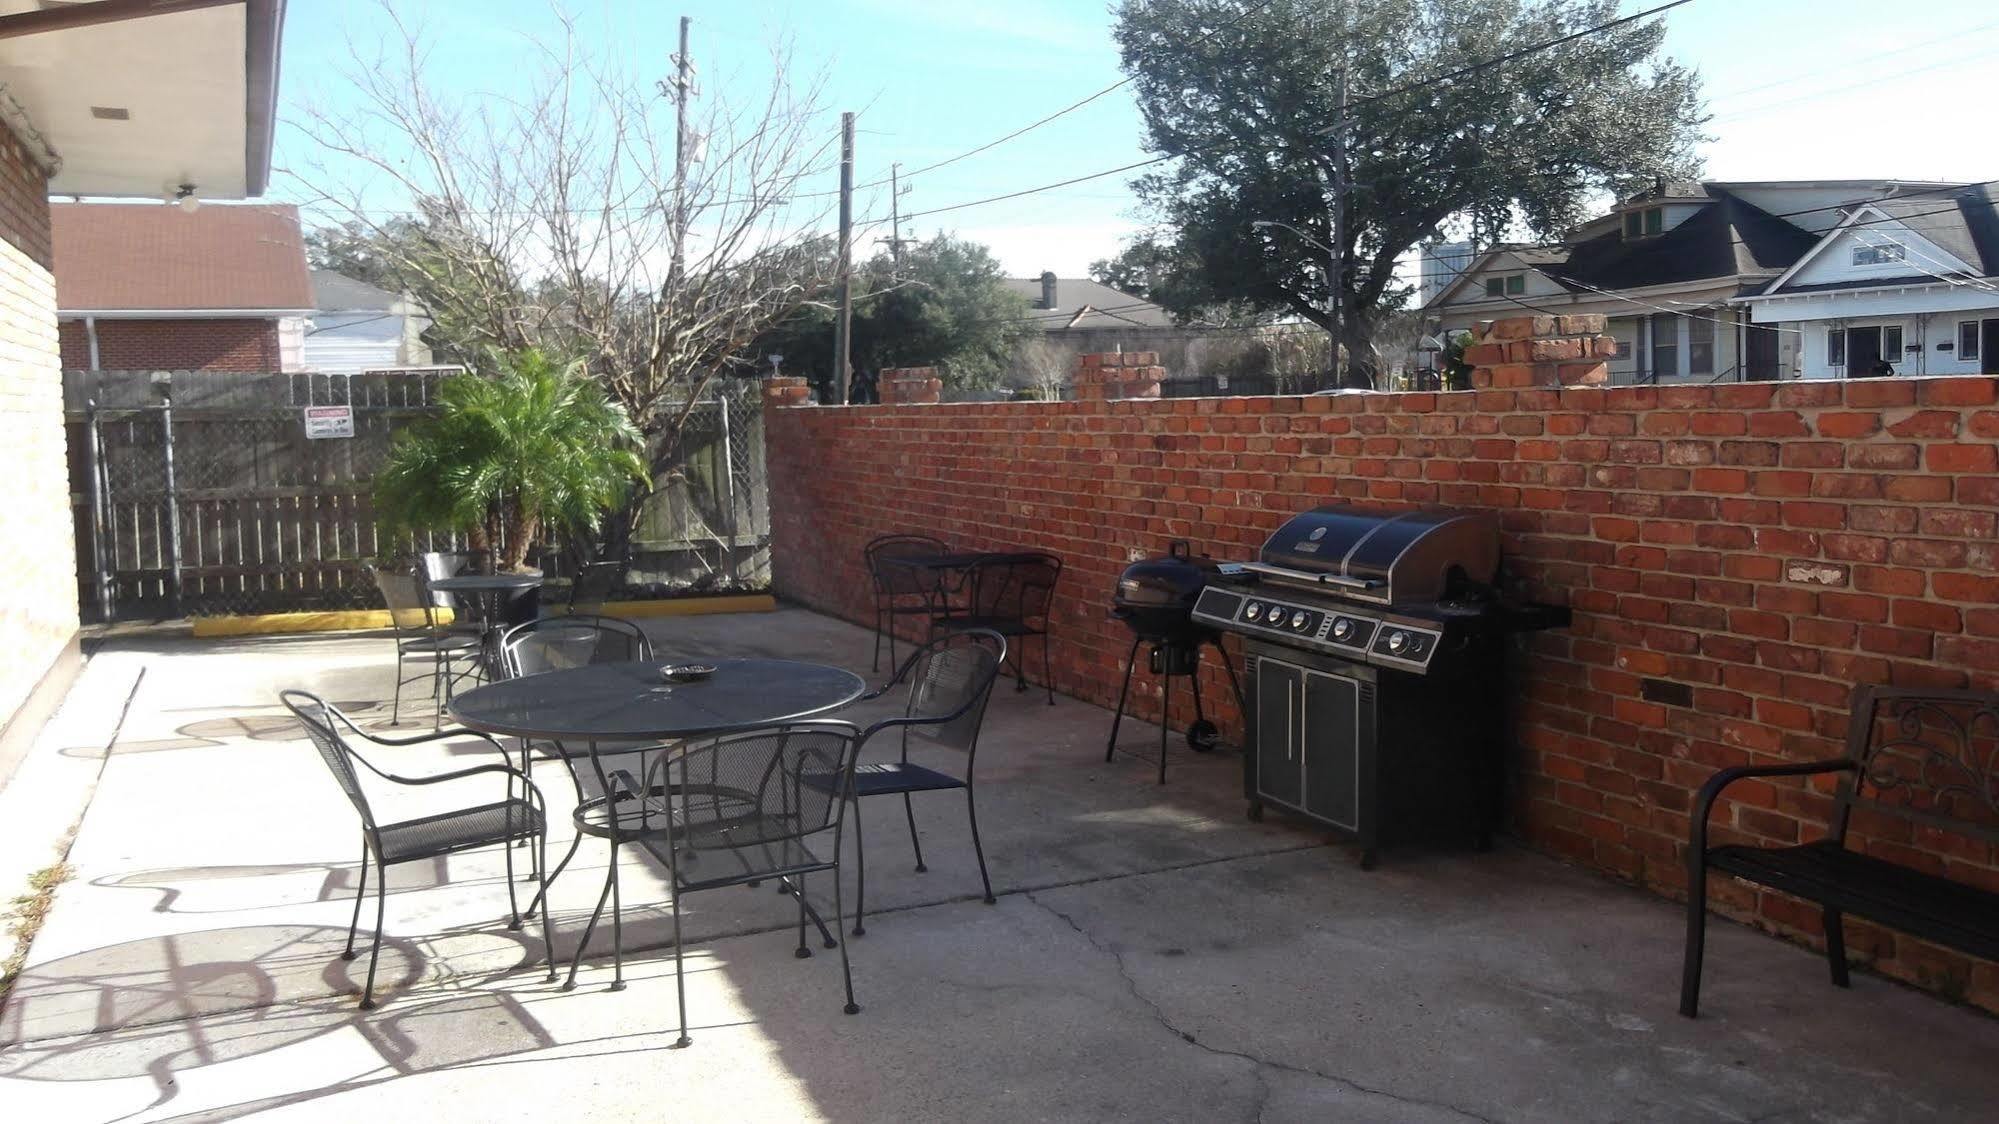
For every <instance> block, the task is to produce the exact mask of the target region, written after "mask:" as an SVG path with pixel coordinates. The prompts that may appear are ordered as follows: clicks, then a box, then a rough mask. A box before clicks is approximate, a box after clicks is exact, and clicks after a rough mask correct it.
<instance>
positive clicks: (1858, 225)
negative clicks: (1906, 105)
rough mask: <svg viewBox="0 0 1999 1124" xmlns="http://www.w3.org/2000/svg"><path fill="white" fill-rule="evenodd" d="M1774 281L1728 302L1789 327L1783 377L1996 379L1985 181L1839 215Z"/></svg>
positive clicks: (1995, 280)
mask: <svg viewBox="0 0 1999 1124" xmlns="http://www.w3.org/2000/svg"><path fill="white" fill-rule="evenodd" d="M1838 220H1839V221H1838V222H1837V223H1835V224H1834V225H1832V226H1831V227H1830V228H1829V229H1827V230H1826V231H1825V233H1824V235H1823V236H1822V237H1821V238H1820V240H1819V241H1818V243H1817V244H1816V245H1814V246H1813V247H1812V248H1811V250H1810V251H1809V252H1807V253H1806V254H1805V255H1804V256H1803V257H1802V258H1800V259H1799V260H1798V261H1797V263H1796V264H1794V265H1793V266H1792V267H1791V268H1790V269H1788V270H1786V271H1785V272H1784V273H1783V274H1782V275H1781V276H1779V277H1777V278H1775V279H1773V280H1772V281H1771V282H1770V283H1769V284H1768V285H1766V286H1764V287H1763V288H1762V289H1761V290H1759V291H1757V292H1754V293H1750V294H1746V295H1744V296H1741V297H1738V298H1737V299H1736V301H1735V303H1736V304H1737V305H1739V306H1741V307H1744V308H1747V309H1748V310H1749V312H1750V315H1751V317H1752V318H1753V319H1754V320H1755V321H1756V322H1757V323H1759V324H1777V325H1781V326H1783V327H1785V328H1789V329H1792V330H1793V331H1794V332H1795V336H1796V340H1797V351H1796V354H1795V356H1794V358H1793V362H1792V364H1791V366H1790V369H1789V373H1791V374H1794V375H1795V376H1797V377H1801V378H1843V377H1855V376H1865V375H1869V374H1873V373H1877V372H1879V373H1885V369H1884V368H1883V367H1882V366H1881V364H1883V363H1886V364H1888V365H1889V366H1891V367H1892V369H1893V370H1894V371H1895V373H1897V374H1903V375H1949V374H1980V373H1984V374H1995V373H1999V214H1996V213H1995V209H1994V200H1993V195H1992V193H1991V188H1990V187H1989V186H1988V185H1986V184H1971V185H1966V186H1962V187H1959V186H1950V187H1945V188H1936V187H1932V188H1931V189H1929V190H1920V191H1911V192H1908V193H1907V194H1904V195H1902V196H1900V197H1898V198H1892V199H1879V200H1871V201H1868V202H1863V203H1856V204H1853V205H1851V206H1847V207H1843V208H1840V210H1839V212H1838Z"/></svg>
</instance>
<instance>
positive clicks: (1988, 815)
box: [1833, 686, 1999, 843]
mask: <svg viewBox="0 0 1999 1124" xmlns="http://www.w3.org/2000/svg"><path fill="white" fill-rule="evenodd" d="M1846 756H1847V759H1848V760H1850V761H1853V762H1854V763H1855V764H1857V765H1858V766H1859V768H1858V769H1857V770H1856V771H1855V772H1853V773H1849V774H1847V775H1846V777H1845V779H1843V780H1842V781H1841V782H1840V784H1839V790H1838V793H1837V795H1836V796H1835V801H1836V804H1837V808H1838V811H1837V814H1836V817H1835V820H1834V823H1833V837H1834V838H1835V839H1840V840H1844V839H1845V838H1846V829H1847V824H1848V821H1849V819H1850V818H1851V816H1852V813H1853V811H1854V810H1855V809H1856V808H1858V809H1864V810H1866V811H1868V812H1871V813H1878V814H1883V815H1888V816H1893V817H1895V818H1898V819H1903V820H1907V821H1910V822H1912V823H1917V824H1922V825H1925V826H1929V827H1936V828H1942V829H1944V830H1947V831H1951V832H1956V833H1958V834H1961V835H1964V836H1967V837H1970V838H1975V839H1980V840H1983V841H1985V842H1987V843H1999V694H1994V693H1990V692H1984V691H1965V690H1947V689H1943V688H1937V687H1877V686H1863V687H1860V688H1858V689H1856V690H1855V691H1854V695H1853V709H1852V712H1851V714H1850V715H1849V718H1848V728H1847V737H1846Z"/></svg>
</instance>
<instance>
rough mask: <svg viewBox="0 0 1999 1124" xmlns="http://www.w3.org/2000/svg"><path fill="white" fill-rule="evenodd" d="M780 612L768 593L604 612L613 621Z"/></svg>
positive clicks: (617, 604)
mask: <svg viewBox="0 0 1999 1124" xmlns="http://www.w3.org/2000/svg"><path fill="white" fill-rule="evenodd" d="M776 609H777V598H775V597H773V596H771V595H770V594H768V593H731V594H723V595H721V596H717V597H663V598H660V599H659V600H657V601H606V602H605V603H604V608H603V612H604V614H605V615H606V616H613V617H699V616H706V615H707V614H709V613H769V612H774V611H775V610H776ZM565 611H566V610H565Z"/></svg>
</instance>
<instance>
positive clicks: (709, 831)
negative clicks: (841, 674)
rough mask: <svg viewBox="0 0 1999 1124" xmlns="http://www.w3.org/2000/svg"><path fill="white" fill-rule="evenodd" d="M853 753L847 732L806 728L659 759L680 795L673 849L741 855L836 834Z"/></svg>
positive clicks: (830, 726) (833, 725)
mask: <svg viewBox="0 0 1999 1124" xmlns="http://www.w3.org/2000/svg"><path fill="white" fill-rule="evenodd" d="M859 749H860V739H859V737H858V735H857V733H856V731H855V730H854V728H853V727H852V726H849V725H847V724H846V723H843V722H812V723H799V724H797V725H793V726H780V727H773V728H771V729H768V730H758V731H755V732H753V733H748V734H735V735H731V736H729V737H724V738H720V739H717V740H715V741H712V742H708V743H707V744H705V745H699V746H695V747H694V748H692V749H689V750H687V751H686V752H685V753H682V754H679V755H678V756H676V757H673V758H671V759H668V758H667V757H666V756H665V755H661V757H660V758H658V760H659V761H661V762H662V763H663V766H662V767H663V769H664V771H665V772H666V774H667V779H668V780H669V781H670V782H671V783H672V785H673V787H674V790H675V791H676V792H678V793H680V808H679V812H680V823H679V825H678V829H677V831H676V832H675V843H676V844H678V845H680V846H683V847H685V848H687V849H690V850H696V851H700V850H720V849H728V850H741V849H743V848H749V847H762V846H767V845H770V844H781V843H784V842H787V841H790V840H795V839H803V838H805V837H806V836H810V835H817V834H819V833H821V832H824V831H831V830H834V829H837V828H838V827H839V826H840V817H841V811H842V809H843V808H844V806H845V805H846V803H847V801H846V799H845V796H846V793H847V791H848V789H849V787H850V786H851V785H852V783H853V776H854V759H855V756H856V755H857V753H858V752H859ZM773 858H774V859H776V858H777V856H773ZM773 865H777V863H775V862H774V863H773Z"/></svg>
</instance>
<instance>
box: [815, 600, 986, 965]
mask: <svg viewBox="0 0 1999 1124" xmlns="http://www.w3.org/2000/svg"><path fill="white" fill-rule="evenodd" d="M1005 662H1006V639H1005V638H1004V637H1002V636H1000V634H999V633H997V632H993V631H990V630H986V629H978V630H974V631H970V632H965V633H960V634H958V635H955V636H947V637H943V638H942V639H939V640H934V641H932V642H931V643H929V644H926V645H925V646H924V647H923V648H922V650H920V651H918V652H917V653H916V654H915V655H912V656H911V657H909V662H907V663H905V664H903V665H902V667H901V668H900V669H898V670H897V671H896V674H895V678H893V679H891V680H889V681H888V682H887V683H886V684H883V685H882V687H881V689H880V690H877V691H875V692H873V693H872V694H868V695H864V696H862V697H861V699H859V700H857V701H860V702H866V701H868V700H870V699H877V698H880V697H882V696H883V695H886V694H887V693H888V692H889V691H891V690H893V689H894V688H895V687H896V686H897V685H898V684H901V683H904V682H907V683H908V684H909V700H908V702H907V703H906V704H905V705H904V707H903V712H902V716H901V717H899V718H892V719H889V720H887V721H885V722H882V723H880V724H878V726H877V727H876V729H894V730H896V731H898V734H899V738H900V740H901V743H902V745H901V754H900V756H899V758H898V759H897V760H894V761H880V762H875V761H870V762H865V763H861V764H857V765H855V767H854V781H853V789H852V791H853V798H854V845H855V853H856V855H857V856H858V857H859V862H858V864H857V866H856V867H855V870H856V873H857V877H856V880H855V888H854V935H855V936H857V937H858V936H862V935H864V934H865V933H866V932H867V927H866V916H867V888H868V862H867V854H866V850H865V848H864V846H863V842H864V838H865V837H864V836H863V834H862V831H861V810H860V801H861V799H862V798H863V797H868V796H894V795H898V794H900V795H901V797H902V812H903V816H904V817H905V818H906V819H907V820H908V821H909V845H910V848H911V849H912V850H913V851H915V853H916V869H917V872H918V873H922V872H923V871H925V870H928V869H929V868H928V867H926V866H924V865H923V844H922V842H921V841H919V840H918V838H917V835H916V807H915V803H914V801H913V800H912V799H911V798H912V797H913V796H914V794H916V793H919V792H949V791H952V790H955V789H963V790H964V792H965V814H966V818H967V819H969V820H970V821H971V827H972V853H973V855H975V856H976V857H977V858H978V860H979V882H980V883H981V885H983V887H984V888H985V901H986V904H987V905H991V904H993V901H994V898H993V882H992V878H991V877H990V876H989V875H988V874H987V873H986V851H985V847H984V846H983V845H981V843H980V842H979V807H978V800H977V796H976V793H975V792H974V790H973V783H974V776H973V766H974V765H975V763H976V761H977V759H978V753H979V730H980V728H981V727H982V726H983V725H984V723H985V717H986V703H987V702H988V701H989V700H990V699H991V698H992V692H993V683H994V682H995V681H996V680H997V679H998V678H999V672H1000V668H1001V666H1002V665H1003V664H1004V663H1005ZM869 732H870V734H872V733H873V732H874V731H873V730H870V731H869ZM912 743H915V744H918V745H927V746H931V747H935V748H937V749H943V750H952V751H956V752H958V753H962V754H964V755H965V765H964V772H963V773H962V775H958V774H953V773H946V772H941V771H939V770H937V769H932V768H930V767H928V766H925V765H919V764H916V763H913V762H911V761H910V759H909V750H910V747H911V744H912ZM807 783H817V782H815V781H812V780H808V782H807Z"/></svg>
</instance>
